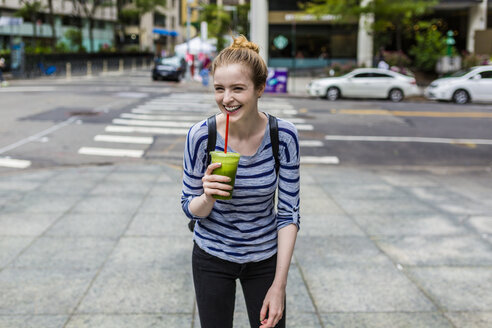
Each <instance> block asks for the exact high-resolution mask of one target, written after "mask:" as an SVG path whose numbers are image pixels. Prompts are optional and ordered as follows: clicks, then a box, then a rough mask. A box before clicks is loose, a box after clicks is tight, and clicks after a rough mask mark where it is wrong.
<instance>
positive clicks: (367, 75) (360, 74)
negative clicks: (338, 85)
mask: <svg viewBox="0 0 492 328" xmlns="http://www.w3.org/2000/svg"><path fill="white" fill-rule="evenodd" d="M370 76H371V73H359V74H355V75H354V77H356V78H359V77H370Z"/></svg>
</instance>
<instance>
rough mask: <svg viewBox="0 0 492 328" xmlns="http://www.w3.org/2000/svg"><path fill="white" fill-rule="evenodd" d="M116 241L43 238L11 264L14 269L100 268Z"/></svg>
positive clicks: (74, 269)
mask: <svg viewBox="0 0 492 328" xmlns="http://www.w3.org/2000/svg"><path fill="white" fill-rule="evenodd" d="M114 244H115V240H112V239H102V238H92V237H83V238H82V237H80V238H60V237H42V238H39V239H37V240H36V241H34V243H33V244H32V245H31V246H30V247H29V248H28V249H27V250H26V251H25V252H24V253H23V254H22V255H21V256H19V257H18V258H17V259H16V260H15V261H14V262H13V263H12V266H14V267H16V268H37V269H43V268H45V269H48V268H55V269H60V270H61V269H64V270H73V271H77V270H95V269H97V268H99V267H100V266H101V265H102V264H103V262H104V260H105V259H106V257H107V256H108V254H109V252H111V250H112V249H113V246H114Z"/></svg>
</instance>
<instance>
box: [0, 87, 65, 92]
mask: <svg viewBox="0 0 492 328" xmlns="http://www.w3.org/2000/svg"><path fill="white" fill-rule="evenodd" d="M51 91H56V87H43V86H39V87H37V86H32V87H31V86H25V87H23V86H17V87H8V88H1V89H0V92H51Z"/></svg>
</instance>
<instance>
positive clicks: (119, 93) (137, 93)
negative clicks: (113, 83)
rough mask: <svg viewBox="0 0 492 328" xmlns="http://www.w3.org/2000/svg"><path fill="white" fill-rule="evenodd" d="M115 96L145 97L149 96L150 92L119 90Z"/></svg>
mask: <svg viewBox="0 0 492 328" xmlns="http://www.w3.org/2000/svg"><path fill="white" fill-rule="evenodd" d="M115 96H116V97H122V98H145V97H148V96H149V94H148V93H142V92H118V93H117V94H115Z"/></svg>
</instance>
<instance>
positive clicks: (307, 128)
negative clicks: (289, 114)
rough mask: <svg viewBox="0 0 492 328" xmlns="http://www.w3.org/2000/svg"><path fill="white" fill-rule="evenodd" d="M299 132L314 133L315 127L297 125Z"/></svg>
mask: <svg viewBox="0 0 492 328" xmlns="http://www.w3.org/2000/svg"><path fill="white" fill-rule="evenodd" d="M295 126H296V128H297V130H299V131H313V130H314V126H312V125H311V124H295Z"/></svg>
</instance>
